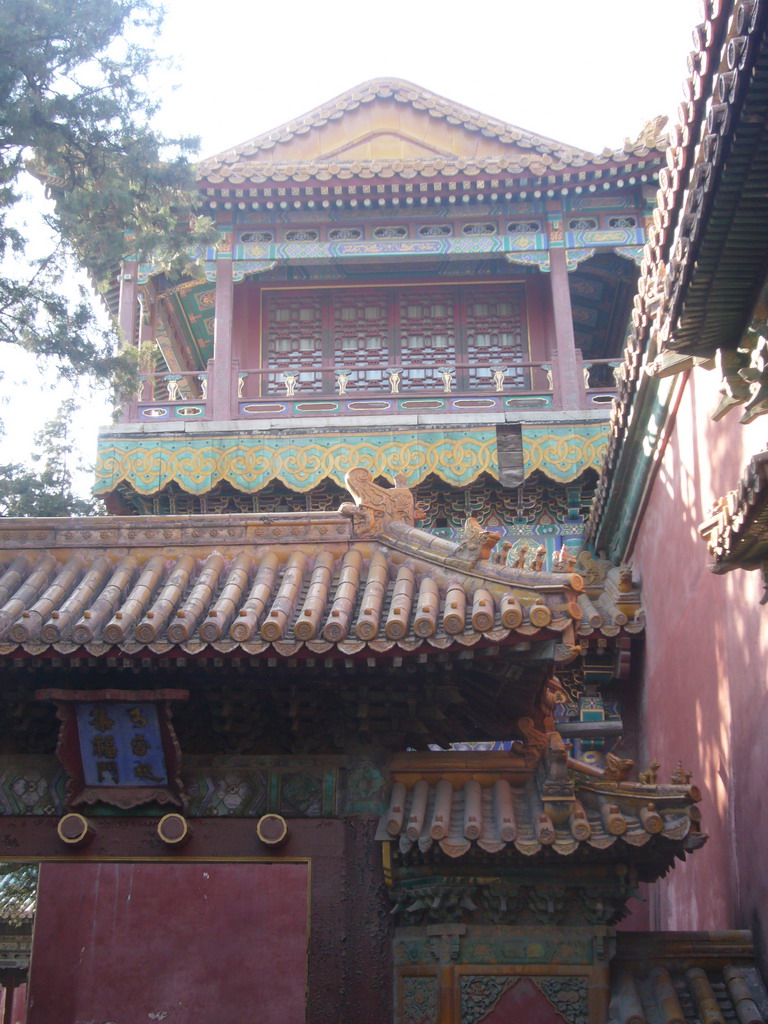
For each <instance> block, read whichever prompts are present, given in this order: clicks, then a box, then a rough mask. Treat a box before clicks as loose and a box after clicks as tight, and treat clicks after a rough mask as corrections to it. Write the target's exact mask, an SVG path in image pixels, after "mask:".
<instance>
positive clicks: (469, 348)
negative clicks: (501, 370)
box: [464, 285, 528, 387]
mask: <svg viewBox="0 0 768 1024" xmlns="http://www.w3.org/2000/svg"><path fill="white" fill-rule="evenodd" d="M464 291H465V292H466V293H468V294H467V298H466V302H465V306H464V309H465V314H464V316H465V331H466V356H465V361H466V362H467V363H469V372H468V377H469V385H470V387H473V386H476V385H480V386H486V387H487V386H489V385H490V383H491V374H490V373H489V371H488V369H487V367H488V365H489V364H491V365H495V366H499V367H505V368H507V371H508V372H507V375H506V383H507V384H512V385H514V386H515V387H524V386H525V385H526V383H527V378H528V373H527V372H526V371H525V370H524V369H523V368H522V367H520V366H519V365H518V366H516V365H515V364H519V363H521V362H524V361H525V360H526V358H527V352H526V346H525V343H524V332H523V319H522V302H521V301H520V295H519V293H517V292H516V291H513V289H512V288H510V287H509V286H508V285H507V286H504V285H501V286H498V287H495V288H483V289H482V290H478V289H473V290H469V289H465V290H464Z"/></svg>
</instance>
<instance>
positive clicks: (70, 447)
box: [0, 399, 99, 516]
mask: <svg viewBox="0 0 768 1024" xmlns="http://www.w3.org/2000/svg"><path fill="white" fill-rule="evenodd" d="M75 408H76V407H75V403H74V401H73V400H72V399H67V400H66V401H65V402H62V404H61V405H60V406H59V410H58V412H57V414H56V416H55V417H54V418H53V419H52V420H49V421H48V422H47V423H46V424H45V426H44V427H43V428H42V430H41V431H40V432H39V433H38V434H37V435H36V437H35V443H36V450H35V453H34V454H33V455H32V464H31V465H27V464H24V463H20V462H12V463H6V464H5V465H0V516H89V515H91V516H92V515H97V514H98V512H99V508H98V504H97V502H96V501H95V500H94V499H93V498H81V497H78V495H77V493H76V490H75V481H74V471H76V470H78V469H82V468H83V467H82V466H81V465H80V464H79V454H78V450H77V445H76V443H75V440H74V438H73V436H72V416H73V413H74V412H75Z"/></svg>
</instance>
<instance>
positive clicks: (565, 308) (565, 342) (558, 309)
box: [549, 248, 587, 409]
mask: <svg viewBox="0 0 768 1024" xmlns="http://www.w3.org/2000/svg"><path fill="white" fill-rule="evenodd" d="M549 260H550V266H551V271H550V284H551V287H552V313H553V316H554V322H555V342H556V348H557V351H556V352H553V353H552V369H553V376H554V384H555V395H554V399H555V406H556V408H559V409H583V408H585V407H586V404H587V402H586V392H585V390H584V372H583V368H582V362H581V353H580V352H578V351H577V349H576V340H575V336H574V333H573V310H572V308H571V291H570V287H569V285H568V267H567V264H566V261H565V249H561V248H553V249H550V250H549Z"/></svg>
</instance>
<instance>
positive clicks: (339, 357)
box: [332, 288, 391, 393]
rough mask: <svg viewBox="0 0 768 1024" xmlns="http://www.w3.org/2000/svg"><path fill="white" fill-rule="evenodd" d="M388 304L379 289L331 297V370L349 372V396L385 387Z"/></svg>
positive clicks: (387, 355)
mask: <svg viewBox="0 0 768 1024" xmlns="http://www.w3.org/2000/svg"><path fill="white" fill-rule="evenodd" d="M388 301H389V300H388V293H387V292H386V291H384V290H383V289H381V288H378V289H374V290H371V291H362V290H360V291H358V290H355V291H349V292H341V293H336V294H334V295H333V305H332V318H333V319H332V334H333V367H334V370H342V369H343V370H346V371H347V372H348V373H349V381H348V389H349V391H350V393H352V392H355V393H357V392H359V391H382V390H386V388H387V373H386V370H387V367H388V366H389V365H390V362H391V360H390V354H389V353H390V330H389V310H388Z"/></svg>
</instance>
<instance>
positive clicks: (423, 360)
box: [399, 288, 457, 388]
mask: <svg viewBox="0 0 768 1024" xmlns="http://www.w3.org/2000/svg"><path fill="white" fill-rule="evenodd" d="M399 306H400V309H399V314H400V316H399V322H400V365H401V366H402V368H403V380H404V382H406V383H407V384H408V385H410V386H411V387H429V388H434V387H435V384H436V383H437V382H439V375H438V368H439V367H441V366H445V367H451V366H454V365H455V364H456V361H457V360H456V292H455V290H454V289H453V288H434V289H429V290H427V289H424V290H422V289H418V290H416V289H413V290H411V289H406V290H404V291H403V292H401V293H400V296H399Z"/></svg>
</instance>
